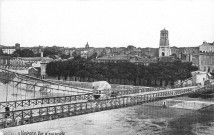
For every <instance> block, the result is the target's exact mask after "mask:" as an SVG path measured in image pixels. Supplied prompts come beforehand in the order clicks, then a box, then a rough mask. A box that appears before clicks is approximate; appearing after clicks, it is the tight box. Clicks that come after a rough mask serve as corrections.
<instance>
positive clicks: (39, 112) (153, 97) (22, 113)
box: [0, 85, 213, 128]
mask: <svg viewBox="0 0 214 135" xmlns="http://www.w3.org/2000/svg"><path fill="white" fill-rule="evenodd" d="M207 88H213V85H210V86H205V87H197V88H196V87H188V88H182V89H175V90H165V91H156V92H149V93H144V94H137V96H136V95H135V96H134V95H132V96H121V97H117V98H111V99H103V100H93V101H86V102H85V101H83V102H78V103H67V104H60V105H53V106H45V107H38V108H30V109H22V110H15V111H11V112H1V113H0V116H1V118H0V126H1V127H2V128H5V127H11V126H18V125H22V124H29V123H35V122H41V121H46V120H51V119H57V118H62V117H69V116H74V115H80V114H86V113H92V112H97V111H103V110H109V109H115V108H121V107H127V106H133V105H138V104H142V103H147V102H153V101H158V100H163V99H168V98H172V97H177V96H183V95H185V94H189V93H193V92H200V91H204V90H205V89H207ZM7 114H9V116H8V117H7V118H4V116H5V115H7Z"/></svg>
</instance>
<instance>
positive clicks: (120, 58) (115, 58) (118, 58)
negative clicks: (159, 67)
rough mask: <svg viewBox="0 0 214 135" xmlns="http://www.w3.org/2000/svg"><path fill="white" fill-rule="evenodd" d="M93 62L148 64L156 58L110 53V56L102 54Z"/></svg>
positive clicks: (155, 61)
mask: <svg viewBox="0 0 214 135" xmlns="http://www.w3.org/2000/svg"><path fill="white" fill-rule="evenodd" d="M95 62H103V63H108V62H112V63H120V62H130V63H135V64H142V65H145V66H148V65H149V64H150V63H157V60H156V59H148V58H144V57H140V56H135V55H111V56H103V57H100V58H97V59H95Z"/></svg>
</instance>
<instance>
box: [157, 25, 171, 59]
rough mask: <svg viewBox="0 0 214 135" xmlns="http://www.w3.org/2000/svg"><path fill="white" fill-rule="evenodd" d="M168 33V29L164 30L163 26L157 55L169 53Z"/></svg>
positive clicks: (161, 55) (168, 54)
mask: <svg viewBox="0 0 214 135" xmlns="http://www.w3.org/2000/svg"><path fill="white" fill-rule="evenodd" d="M168 34H169V33H168V30H166V29H165V28H164V29H163V30H161V31H160V46H159V57H163V56H170V55H171V49H170V46H169V39H168Z"/></svg>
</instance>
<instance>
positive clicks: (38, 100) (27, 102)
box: [0, 87, 173, 109]
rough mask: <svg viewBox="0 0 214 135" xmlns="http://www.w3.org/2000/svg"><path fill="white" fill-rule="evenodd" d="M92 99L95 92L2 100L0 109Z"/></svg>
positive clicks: (138, 90)
mask: <svg viewBox="0 0 214 135" xmlns="http://www.w3.org/2000/svg"><path fill="white" fill-rule="evenodd" d="M161 90H166V89H164V88H161V87H157V88H141V89H134V90H119V91H116V92H117V96H124V95H130V94H136V93H145V92H154V91H161ZM172 90H173V89H172ZM92 99H93V93H86V94H78V95H67V96H58V97H46V98H34V99H25V100H15V101H7V102H0V109H1V108H5V107H6V106H8V107H10V108H17V107H28V106H36V105H45V104H57V103H66V102H72V101H78V100H92Z"/></svg>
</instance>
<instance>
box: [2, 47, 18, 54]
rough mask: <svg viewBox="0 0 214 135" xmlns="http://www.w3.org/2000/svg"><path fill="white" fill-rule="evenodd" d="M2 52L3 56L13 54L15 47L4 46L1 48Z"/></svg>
mask: <svg viewBox="0 0 214 135" xmlns="http://www.w3.org/2000/svg"><path fill="white" fill-rule="evenodd" d="M2 51H3V53H4V54H13V52H15V51H16V47H15V46H11V47H10V46H5V47H2Z"/></svg>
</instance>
